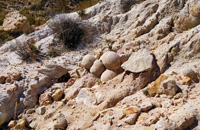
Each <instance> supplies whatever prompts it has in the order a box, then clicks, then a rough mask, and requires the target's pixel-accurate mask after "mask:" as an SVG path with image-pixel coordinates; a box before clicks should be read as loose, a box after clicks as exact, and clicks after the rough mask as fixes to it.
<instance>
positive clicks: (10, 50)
mask: <svg viewBox="0 0 200 130" xmlns="http://www.w3.org/2000/svg"><path fill="white" fill-rule="evenodd" d="M129 2H130V3H129ZM127 3H128V5H127ZM122 4H123V5H122ZM125 7H127V8H125ZM85 13H86V14H87V15H86V16H85V17H84V19H82V18H81V17H80V16H79V15H78V13H76V12H74V13H70V14H59V15H56V16H55V17H54V19H50V20H49V21H48V22H47V23H46V24H44V25H43V26H40V27H38V28H37V29H38V30H37V31H35V32H33V33H31V34H29V35H22V36H20V37H18V38H17V39H14V40H12V41H9V42H7V43H5V44H4V45H2V46H1V47H0V72H1V73H0V86H1V87H0V125H1V126H3V127H4V125H3V124H4V123H6V122H9V121H10V120H11V119H16V120H11V121H10V123H9V124H8V126H9V127H10V128H13V129H26V128H31V129H35V130H43V129H44V130H46V129H80V130H93V129H96V130H111V129H113V130H118V129H120V130H129V129H136V130H140V129H141V130H145V129H149V130H155V129H156V130H163V129H166V130H182V129H200V125H199V123H198V122H199V121H200V119H199V115H200V110H199V108H200V84H199V78H200V76H199V71H200V66H199V64H200V60H199V57H200V53H199V52H200V47H199V43H200V40H199V35H200V25H199V23H200V22H199V1H198V0H187V1H186V0H150V1H149V0H142V1H139V0H135V1H134V0H124V1H123V0H105V1H101V2H99V3H98V4H96V5H95V6H92V7H90V8H88V9H86V10H85ZM68 18H70V19H73V20H77V21H78V22H81V23H83V24H84V25H87V26H85V28H84V29H86V33H85V37H83V39H82V40H83V41H82V43H80V45H79V46H78V48H77V49H76V50H73V51H72V50H71V51H68V52H63V53H62V54H61V55H60V56H56V57H46V55H44V57H43V58H44V59H40V60H39V61H34V62H32V63H26V62H22V60H21V59H20V57H19V56H18V55H17V53H16V49H17V46H19V45H26V44H28V43H29V42H30V41H32V40H35V41H36V42H35V43H33V45H36V48H38V51H39V54H46V53H48V51H51V42H53V39H54V38H55V37H54V36H55V34H53V32H52V30H51V29H50V28H49V27H48V26H47V24H48V23H51V22H53V21H54V20H61V19H62V20H65V19H68ZM87 29H88V30H87ZM88 39H90V40H91V43H89V42H86V41H88ZM85 43H88V44H85ZM15 116H17V118H15ZM0 129H1V127H0Z"/></svg>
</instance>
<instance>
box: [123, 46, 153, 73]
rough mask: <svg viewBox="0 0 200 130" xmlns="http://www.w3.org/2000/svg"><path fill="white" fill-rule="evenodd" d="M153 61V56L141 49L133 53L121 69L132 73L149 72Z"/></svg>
mask: <svg viewBox="0 0 200 130" xmlns="http://www.w3.org/2000/svg"><path fill="white" fill-rule="evenodd" d="M153 60H154V59H153V56H152V55H151V54H150V52H149V51H148V50H146V49H142V50H139V51H138V52H135V53H133V54H132V55H131V56H130V58H129V59H128V60H127V61H126V62H124V63H123V64H122V65H121V67H122V68H123V69H124V70H127V71H130V72H133V73H140V72H144V71H150V70H151V69H152V68H153Z"/></svg>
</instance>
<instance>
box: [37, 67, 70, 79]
mask: <svg viewBox="0 0 200 130" xmlns="http://www.w3.org/2000/svg"><path fill="white" fill-rule="evenodd" d="M38 72H39V73H42V74H45V75H47V76H48V77H50V78H60V77H61V76H63V75H65V74H67V72H68V69H66V68H64V67H62V66H61V65H46V66H45V67H44V68H41V69H38Z"/></svg>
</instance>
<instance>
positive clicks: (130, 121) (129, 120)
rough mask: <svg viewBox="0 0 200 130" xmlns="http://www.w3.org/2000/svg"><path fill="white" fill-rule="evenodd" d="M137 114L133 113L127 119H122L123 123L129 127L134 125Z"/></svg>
mask: <svg viewBox="0 0 200 130" xmlns="http://www.w3.org/2000/svg"><path fill="white" fill-rule="evenodd" d="M137 117H138V114H137V113H133V114H130V115H129V116H128V117H126V118H124V119H123V121H124V122H125V123H127V124H129V125H134V124H135V122H136V121H137Z"/></svg>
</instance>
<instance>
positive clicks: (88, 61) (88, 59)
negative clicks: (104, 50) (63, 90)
mask: <svg viewBox="0 0 200 130" xmlns="http://www.w3.org/2000/svg"><path fill="white" fill-rule="evenodd" d="M95 60H96V58H95V57H94V56H93V55H86V56H84V57H83V60H82V62H81V65H82V66H83V67H85V68H86V69H90V68H91V66H92V65H93V63H94V61H95Z"/></svg>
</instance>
